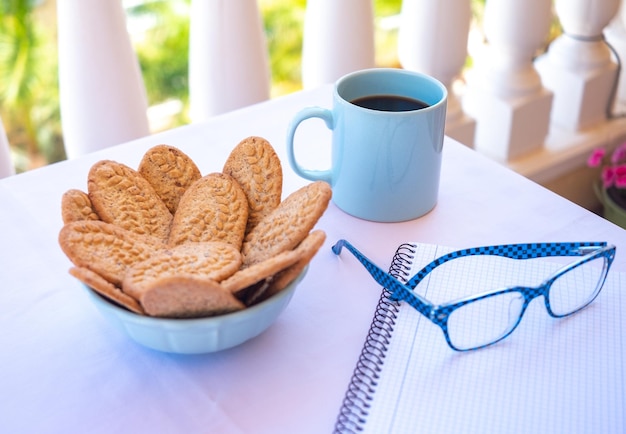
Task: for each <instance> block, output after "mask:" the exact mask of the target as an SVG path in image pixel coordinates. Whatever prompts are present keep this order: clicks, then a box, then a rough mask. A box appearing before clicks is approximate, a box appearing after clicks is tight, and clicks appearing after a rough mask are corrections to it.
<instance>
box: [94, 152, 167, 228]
mask: <svg viewBox="0 0 626 434" xmlns="http://www.w3.org/2000/svg"><path fill="white" fill-rule="evenodd" d="M87 185H88V190H89V198H90V199H91V203H92V204H93V208H94V209H95V210H96V212H97V213H98V215H99V216H100V218H101V219H102V220H103V221H105V222H107V223H113V224H116V225H118V226H120V227H122V228H124V229H127V230H129V231H132V232H135V233H138V234H142V235H152V236H154V237H157V238H159V239H162V240H167V237H168V235H169V228H170V224H171V222H172V213H170V211H169V210H168V209H167V207H166V206H165V204H164V203H163V201H162V200H161V198H160V197H159V196H158V195H157V193H156V191H154V188H153V187H152V186H151V185H150V183H149V182H148V181H146V179H144V177H143V176H141V175H140V174H139V172H137V171H135V170H133V169H131V168H130V167H128V166H125V165H123V164H121V163H117V162H115V161H110V160H102V161H99V162H97V163H96V164H94V165H93V166H92V167H91V170H90V171H89V176H88V179H87Z"/></svg>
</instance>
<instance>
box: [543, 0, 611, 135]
mask: <svg viewBox="0 0 626 434" xmlns="http://www.w3.org/2000/svg"><path fill="white" fill-rule="evenodd" d="M619 3H620V0H555V8H556V13H557V15H558V17H559V20H560V22H561V26H562V27H563V34H562V35H561V36H559V37H558V38H557V39H555V40H554V42H552V44H551V45H550V47H549V49H548V52H547V53H546V54H544V55H543V56H541V57H539V58H538V59H537V60H536V61H535V64H536V66H537V69H538V71H539V73H540V74H541V78H542V80H543V83H544V85H545V86H546V87H547V88H549V89H551V90H552V92H553V93H554V103H553V107H552V113H551V121H552V123H553V124H554V125H556V126H558V127H560V128H563V129H565V130H568V131H579V130H582V129H585V128H587V127H590V126H592V125H594V124H597V123H599V122H602V121H605V120H606V119H607V113H608V112H609V109H610V108H609V104H610V97H611V90H612V88H613V84H614V82H615V80H616V73H617V65H616V64H615V62H614V61H613V60H612V58H611V52H610V50H609V48H608V47H607V45H606V43H605V42H604V40H603V39H602V31H603V30H604V28H605V27H606V26H607V25H608V24H609V22H610V21H611V19H612V18H613V17H614V16H615V14H616V13H617V10H618V8H619Z"/></svg>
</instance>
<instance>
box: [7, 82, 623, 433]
mask: <svg viewBox="0 0 626 434" xmlns="http://www.w3.org/2000/svg"><path fill="white" fill-rule="evenodd" d="M330 100H331V87H329V86H326V87H322V88H320V89H317V90H314V91H307V92H300V93H296V94H293V95H290V96H287V97H284V98H280V99H277V100H273V101H270V102H267V103H262V104H259V105H256V106H252V107H249V108H247V109H244V110H240V111H237V112H233V113H230V114H227V115H224V116H220V117H217V118H215V119H213V120H211V121H209V122H206V123H203V124H195V125H190V126H186V127H182V128H178V129H174V130H171V131H167V132H165V133H162V134H159V135H154V136H151V137H146V138H144V139H141V140H137V141H134V142H131V143H127V144H123V145H120V146H117V147H112V148H110V149H107V150H104V151H101V152H98V153H95V154H92V155H88V156H86V157H83V158H80V159H76V160H71V161H67V162H62V163H59V164H54V165H51V166H48V167H45V168H42V169H39V170H34V171H32V172H28V173H25V174H22V175H18V176H15V177H11V178H7V179H5V180H2V181H0V207H1V210H2V211H1V212H0V246H1V248H0V264H1V265H0V267H1V270H2V271H1V276H2V288H1V289H0V351H1V355H0V431H2V432H6V433H22V432H24V433H25V432H28V433H35V432H36V433H47V432H54V433H69V432H81V433H87V432H89V433H93V432H97V433H113V432H117V433H120V432H128V433H131V432H133V433H136V432H167V433H174V432H176V433H177V432H181V433H183V432H184V433H196V432H219V433H278V432H280V433H296V432H298V433H306V432H311V433H321V432H330V431H331V430H332V428H333V426H334V423H335V420H336V418H337V414H338V410H339V407H340V405H341V402H342V400H343V397H344V393H345V390H346V387H347V385H348V382H349V380H350V377H351V374H352V371H353V369H354V365H355V363H356V361H357V358H358V356H359V353H360V350H361V347H362V345H363V341H364V338H365V336H366V334H367V331H368V328H369V324H370V321H371V319H372V314H373V312H374V309H375V306H376V303H377V301H378V297H379V295H380V287H379V286H378V285H377V284H376V283H375V282H374V281H373V280H372V279H371V278H370V276H369V275H368V274H367V273H366V272H364V270H363V269H362V268H361V265H360V264H358V263H357V261H355V260H353V259H352V258H350V259H348V258H344V257H341V258H338V257H336V256H335V255H334V254H333V253H332V252H331V250H330V246H331V245H332V244H333V243H334V242H335V241H336V240H337V239H339V238H346V239H348V240H349V241H351V242H353V244H355V245H356V246H357V247H359V248H360V249H361V250H362V251H363V253H364V254H366V255H367V256H368V257H370V259H372V260H373V261H375V262H377V263H378V264H379V265H380V266H381V267H383V268H387V267H388V266H389V263H390V259H391V256H392V254H393V253H394V251H395V249H396V247H397V246H398V245H399V244H400V243H402V242H404V241H409V240H412V241H419V242H424V243H433V244H441V245H447V246H454V247H469V246H478V245H488V244H499V243H514V242H535V241H574V240H605V241H608V242H610V243H613V244H615V245H617V250H618V254H617V258H616V260H615V264H614V268H615V270H621V271H625V270H626V260H625V259H624V256H623V253H622V252H623V251H624V249H626V232H625V231H624V230H622V229H620V228H618V227H616V226H614V225H612V224H611V223H608V222H607V221H605V220H603V219H601V218H599V217H597V216H596V215H594V214H592V213H590V212H588V211H586V210H584V209H582V208H580V207H578V206H577V205H574V204H572V203H570V202H568V201H567V200H565V199H563V198H561V197H559V196H556V195H554V194H553V193H551V192H550V191H547V190H545V189H544V188H542V187H540V186H538V185H536V184H534V183H532V182H530V181H528V180H526V179H525V178H523V177H521V176H518V175H517V174H515V173H513V172H511V171H510V170H508V169H507V168H505V167H503V166H501V165H498V164H496V163H494V162H492V161H490V160H488V159H486V158H484V157H482V156H480V155H479V154H477V153H475V152H474V151H472V150H470V149H468V148H466V147H464V146H463V145H460V144H459V143H457V142H455V141H453V140H451V139H448V138H446V141H445V144H444V160H443V168H442V180H441V186H440V194H439V202H438V205H437V206H436V208H435V209H434V210H433V211H432V212H430V213H429V214H427V215H426V216H424V217H422V218H419V219H417V220H414V221H410V222H405V223H397V224H380V223H372V222H367V221H363V220H359V219H356V218H353V217H351V216H349V215H347V214H345V213H343V212H342V211H340V210H339V209H337V208H336V207H335V206H334V205H333V204H331V205H330V207H329V209H328V210H327V212H326V214H325V215H324V216H323V217H322V219H321V220H320V221H319V223H318V228H320V229H323V230H325V231H326V233H327V240H326V244H325V245H324V246H323V247H322V249H321V251H320V252H319V253H318V254H317V256H316V257H315V258H314V260H313V262H312V263H311V267H310V270H309V273H308V275H307V276H306V278H305V280H304V281H303V282H302V283H301V285H300V286H299V288H298V291H297V293H296V295H295V296H294V299H293V300H292V302H291V304H290V305H289V306H288V308H287V310H286V311H285V312H284V313H283V314H282V315H281V316H280V318H279V319H278V321H277V322H276V323H275V324H274V325H273V326H272V327H271V328H270V329H269V330H268V331H267V332H266V333H264V334H262V335H261V336H259V337H258V338H256V339H254V340H252V341H249V342H247V343H245V344H243V345H241V346H239V347H237V348H233V349H230V350H226V351H223V352H220V353H216V354H209V355H197V356H180V355H171V354H164V353H159V352H156V351H152V350H149V349H146V348H143V347H141V346H139V345H137V344H135V343H133V342H132V341H130V340H129V339H128V338H127V337H126V336H124V335H123V334H122V333H121V332H120V331H118V330H117V329H114V328H112V327H111V326H110V325H109V324H108V323H107V322H106V321H105V320H104V318H103V317H101V316H100V315H99V313H98V312H97V311H96V310H95V308H94V306H92V305H91V304H90V302H89V300H88V298H87V296H86V294H84V293H83V290H82V288H81V285H80V284H79V283H78V282H77V281H76V280H75V279H74V278H73V277H71V276H70V275H69V274H68V273H67V270H68V268H69V267H70V262H69V261H68V260H67V259H66V258H65V256H64V255H63V253H62V252H61V250H60V248H59V247H58V244H57V234H58V232H59V229H60V228H61V225H62V221H61V212H60V200H61V195H62V194H63V192H65V191H66V190H68V189H70V188H79V189H83V190H86V188H87V184H86V178H87V172H88V170H89V168H90V166H91V165H92V164H93V163H94V162H96V161H98V160H100V159H104V158H108V159H114V160H117V161H120V162H122V163H124V164H127V165H129V166H131V167H137V165H138V163H139V161H140V159H141V157H142V155H143V153H144V152H145V151H146V150H147V149H148V148H150V147H152V146H154V145H157V144H160V143H167V144H170V145H173V146H176V147H179V148H181V149H182V150H183V151H184V152H186V153H187V154H188V155H189V156H191V157H192V158H193V159H194V161H195V162H196V163H197V164H198V166H199V167H200V169H201V171H202V173H203V174H206V173H209V172H214V171H221V169H222V166H223V163H224V161H225V160H226V157H227V155H228V154H229V152H230V150H231V149H232V148H233V147H234V146H235V145H236V144H237V143H238V142H239V141H240V140H241V139H243V138H245V137H247V136H250V135H257V136H262V137H265V138H266V139H268V140H269V141H270V142H271V143H272V144H273V145H274V147H275V148H276V150H277V151H278V153H279V155H280V157H281V159H282V162H283V170H284V174H285V175H284V178H285V185H284V192H285V194H287V193H289V192H291V191H294V190H295V189H297V188H298V187H300V186H302V185H305V184H306V183H308V181H306V180H303V179H300V178H298V177H297V176H296V175H295V174H294V173H293V172H292V171H291V169H290V167H289V165H288V162H287V159H286V151H285V145H284V142H285V134H286V128H287V124H288V122H289V120H290V119H291V117H292V116H293V115H294V114H295V112H296V111H297V110H299V109H300V108H302V107H304V106H307V105H323V106H326V107H328V105H329V104H330ZM329 137H330V135H329V133H328V131H327V130H326V129H325V127H324V125H323V124H322V123H321V122H320V123H317V122H316V121H310V122H308V123H306V124H305V126H304V127H303V129H302V130H301V131H300V132H299V133H298V135H297V138H296V141H297V143H299V145H298V152H299V153H300V154H299V155H302V157H301V159H304V160H309V161H311V162H312V163H311V164H312V167H316V168H317V167H319V166H320V165H324V164H328V160H329V155H330V150H329V149H330V147H329ZM320 168H322V167H320ZM451 412H452V413H451V414H453V413H454V410H453V409H451ZM529 417H531V416H529ZM622 428H623V427H622Z"/></svg>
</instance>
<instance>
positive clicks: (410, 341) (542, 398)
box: [364, 244, 626, 433]
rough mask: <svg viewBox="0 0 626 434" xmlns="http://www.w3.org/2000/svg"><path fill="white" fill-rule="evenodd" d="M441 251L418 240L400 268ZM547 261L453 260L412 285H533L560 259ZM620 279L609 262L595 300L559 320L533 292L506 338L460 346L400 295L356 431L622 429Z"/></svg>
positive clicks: (445, 295) (441, 290)
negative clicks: (381, 362) (409, 259)
mask: <svg viewBox="0 0 626 434" xmlns="http://www.w3.org/2000/svg"><path fill="white" fill-rule="evenodd" d="M450 250H451V249H448V248H442V247H438V246H432V245H423V244H422V245H418V247H417V251H416V253H415V258H414V259H413V263H412V266H411V272H410V274H409V275H410V276H412V275H414V274H415V272H417V271H418V270H419V269H420V268H422V267H423V266H424V265H426V264H427V263H429V262H430V261H432V260H433V259H435V258H436V257H438V256H441V255H442V254H444V253H446V252H449V251H450ZM551 260H552V261H551ZM554 260H555V258H548V260H545V259H541V260H510V259H506V258H500V257H490V256H478V257H473V258H472V260H468V261H460V260H459V259H455V260H453V261H450V262H449V263H446V264H444V265H443V266H441V267H439V268H441V270H437V271H438V272H437V273H433V274H432V276H430V278H429V279H428V280H427V281H424V282H422V283H420V285H418V287H417V288H416V291H418V292H419V293H420V294H422V295H424V296H425V297H426V298H427V299H429V300H430V301H431V302H434V303H441V302H446V301H452V300H454V299H456V298H458V297H459V296H464V295H468V294H467V293H466V292H469V293H470V294H471V293H472V292H473V293H478V292H482V291H481V290H479V289H477V287H479V288H482V289H483V291H484V290H489V289H497V288H500V287H503V286H516V285H522V284H534V285H537V284H539V283H540V282H542V281H543V280H545V279H546V278H548V277H549V276H550V275H551V273H553V272H554V270H555V269H558V268H559V267H560V265H559V264H558V263H556V262H553V261H554ZM565 260H566V261H567V262H571V261H572V260H574V258H566V259H565ZM485 285H488V286H489V287H486V288H485V287H484V286H485ZM622 285H626V279H625V278H624V273H621V274H620V273H617V272H615V271H610V272H609V274H608V276H607V279H606V282H605V284H604V287H603V289H602V292H601V293H600V294H599V296H598V297H597V298H596V300H595V301H594V302H593V303H592V304H591V305H590V306H588V307H587V308H586V309H584V310H582V311H581V312H578V313H576V314H574V315H572V316H570V317H567V318H563V319H555V318H552V317H550V316H549V315H548V313H547V311H546V309H545V306H544V301H543V297H538V298H536V299H534V300H533V301H532V302H531V303H530V305H529V306H528V309H527V310H526V312H525V313H524V317H523V318H522V321H521V323H520V324H519V326H518V327H517V329H516V330H515V331H514V332H513V333H512V334H511V335H510V336H509V337H507V338H506V339H505V340H503V341H501V342H499V343H497V344H495V345H493V346H491V347H487V348H484V349H481V350H475V351H470V352H464V353H460V352H456V351H453V350H452V349H451V348H450V347H448V345H447V343H446V341H445V338H444V335H443V333H442V331H441V329H440V328H439V327H438V326H436V325H434V324H433V323H431V322H430V321H429V320H428V319H426V318H424V317H423V316H422V315H420V314H419V313H418V312H417V311H416V310H414V309H413V308H412V307H410V306H409V305H408V304H406V303H400V311H399V313H398V318H397V320H396V324H395V329H394V332H393V337H392V340H391V342H390V344H389V349H388V352H387V355H386V358H385V362H384V365H383V369H382V372H381V373H380V379H379V381H378V385H377V387H376V391H375V393H374V394H373V401H372V403H371V408H370V409H369V411H368V415H367V416H366V419H365V420H366V424H365V431H364V432H368V433H414V432H420V433H422V432H423V433H435V432H436V433H504V432H506V433H555V432H559V433H624V432H626V422H625V419H626V417H625V415H626V403H625V400H624V393H625V392H624V391H625V378H624V369H625V367H624V365H623V360H624V355H625V348H624V347H625V345H624V343H623V339H622V336H623V334H624V326H625V325H626V324H625V323H626V322H625V321H624V315H623V314H622V312H626V311H624V308H626V303H625V302H624V300H623V297H624V294H626V292H624V291H622V290H620V288H621V286H622Z"/></svg>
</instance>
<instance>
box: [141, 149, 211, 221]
mask: <svg viewBox="0 0 626 434" xmlns="http://www.w3.org/2000/svg"><path fill="white" fill-rule="evenodd" d="M138 172H139V174H140V175H141V176H143V177H144V178H145V179H146V180H147V181H148V182H149V183H150V185H152V187H153V188H154V190H155V191H156V193H157V195H159V197H160V198H161V200H162V201H163V203H165V206H167V208H168V209H169V211H170V213H172V214H174V213H175V212H176V208H178V202H179V201H180V198H181V197H182V195H183V193H185V191H186V190H187V188H189V186H190V185H191V184H193V182H194V181H196V180H198V179H200V178H201V177H202V175H201V174H200V170H199V169H198V167H197V166H196V163H194V162H193V160H192V159H191V158H189V156H188V155H187V154H185V153H184V152H182V151H181V150H180V149H177V148H174V147H173V146H168V145H157V146H154V147H153V148H150V149H149V150H148V151H147V152H146V153H145V154H144V156H143V158H142V159H141V162H140V163H139V168H138Z"/></svg>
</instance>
